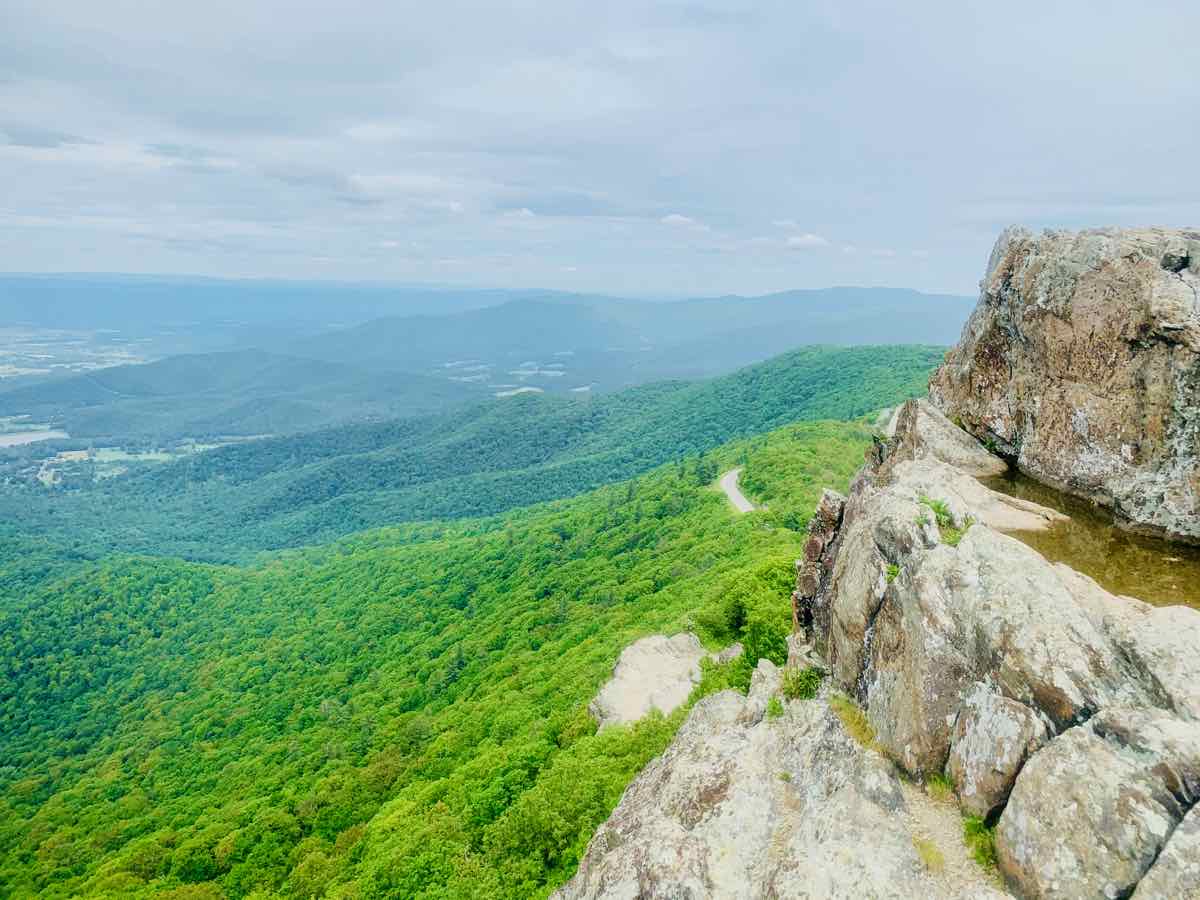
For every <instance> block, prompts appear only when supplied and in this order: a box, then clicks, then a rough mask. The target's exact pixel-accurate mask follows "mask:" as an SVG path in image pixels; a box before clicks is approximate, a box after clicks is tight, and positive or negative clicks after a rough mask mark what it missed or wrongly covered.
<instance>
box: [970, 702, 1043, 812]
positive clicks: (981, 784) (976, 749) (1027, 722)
mask: <svg viewBox="0 0 1200 900" xmlns="http://www.w3.org/2000/svg"><path fill="white" fill-rule="evenodd" d="M1048 738H1049V730H1048V729H1047V727H1046V723H1045V722H1043V721H1042V720H1041V719H1040V718H1038V716H1037V715H1036V714H1035V713H1034V712H1033V711H1032V710H1031V709H1030V708H1029V707H1028V706H1025V705H1024V704H1022V703H1017V702H1016V701H1015V700H1009V699H1008V698H1007V697H1001V696H1000V695H999V694H997V693H996V692H995V690H994V689H993V688H991V687H990V686H988V685H986V684H982V683H977V684H976V685H975V686H974V687H973V688H972V689H971V691H970V693H968V694H967V696H966V697H965V698H964V700H963V704H962V707H961V708H960V709H959V712H958V720H957V721H956V722H955V724H954V732H953V735H952V737H951V740H950V764H949V766H948V767H947V772H948V774H949V776H950V779H951V781H952V782H953V783H954V791H955V793H956V794H957V795H958V800H959V803H960V804H961V806H962V808H963V809H964V810H965V811H966V812H968V813H970V814H972V815H976V816H979V817H980V818H983V819H987V818H989V817H991V816H992V815H993V814H994V813H995V812H996V811H997V810H999V809H1000V808H1001V807H1002V806H1004V804H1005V802H1006V801H1007V800H1008V795H1009V792H1010V791H1011V790H1012V786H1013V782H1014V781H1016V780H1017V773H1019V772H1020V771H1021V767H1022V766H1023V765H1025V761H1026V760H1027V759H1028V758H1029V756H1030V754H1032V753H1033V752H1034V751H1035V750H1038V749H1039V748H1040V747H1041V746H1042V745H1043V744H1045V743H1046V741H1047V739H1048Z"/></svg>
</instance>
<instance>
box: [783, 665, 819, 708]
mask: <svg viewBox="0 0 1200 900" xmlns="http://www.w3.org/2000/svg"><path fill="white" fill-rule="evenodd" d="M824 677H825V670H824V669H820V668H818V667H817V666H809V667H808V668H806V669H800V668H796V667H790V668H788V669H785V670H784V672H783V696H785V697H787V698H788V699H789V700H811V699H812V698H813V697H815V696H817V691H819V690H820V689H821V679H823V678H824Z"/></svg>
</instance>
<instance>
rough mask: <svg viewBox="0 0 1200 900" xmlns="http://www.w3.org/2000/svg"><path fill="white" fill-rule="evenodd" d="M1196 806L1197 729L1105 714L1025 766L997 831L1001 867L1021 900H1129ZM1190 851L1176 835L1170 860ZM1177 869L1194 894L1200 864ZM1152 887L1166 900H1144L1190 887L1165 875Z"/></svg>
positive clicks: (1168, 719)
mask: <svg viewBox="0 0 1200 900" xmlns="http://www.w3.org/2000/svg"><path fill="white" fill-rule="evenodd" d="M1198 799H1200V723H1197V722H1189V721H1185V720H1182V719H1179V718H1177V717H1175V716H1172V715H1170V714H1168V713H1164V712H1161V711H1159V710H1148V709H1125V708H1121V707H1114V708H1112V709H1108V710H1106V711H1105V712H1103V713H1101V714H1099V715H1097V716H1096V717H1095V718H1093V719H1092V720H1091V721H1089V722H1088V723H1087V724H1086V725H1083V726H1080V727H1077V728H1072V729H1070V730H1069V731H1067V732H1066V733H1064V734H1063V735H1061V736H1060V737H1058V738H1057V739H1055V740H1054V741H1052V742H1051V743H1050V744H1049V745H1048V746H1047V747H1046V748H1045V749H1044V750H1042V751H1040V752H1039V753H1036V754H1034V756H1033V758H1032V759H1030V761H1029V763H1028V764H1027V765H1026V766H1025V768H1024V770H1023V771H1022V772H1021V777H1020V778H1019V779H1018V780H1017V784H1016V786H1015V787H1014V788H1013V792H1012V797H1011V798H1010V799H1009V802H1008V806H1007V807H1005V810H1004V815H1003V816H1001V818H1000V824H999V826H998V828H997V832H996V852H997V857H998V860H999V863H1000V868H1001V870H1002V871H1003V872H1004V874H1005V876H1006V877H1007V878H1008V879H1009V881H1010V882H1011V883H1012V884H1013V885H1014V886H1016V887H1017V888H1018V889H1019V891H1020V892H1021V894H1022V895H1023V896H1025V897H1030V898H1048V900H1049V898H1064V900H1067V898H1077V897H1097V898H1117V897H1128V896H1129V895H1130V893H1131V892H1133V890H1134V888H1135V887H1138V885H1139V882H1140V881H1141V879H1142V877H1143V875H1145V874H1146V873H1147V871H1148V870H1150V868H1151V866H1152V865H1154V863H1155V860H1156V859H1157V858H1158V857H1159V855H1160V853H1161V851H1162V850H1163V848H1164V847H1166V846H1167V844H1168V840H1169V839H1170V838H1171V837H1172V832H1174V831H1175V830H1176V828H1177V826H1178V825H1179V824H1180V822H1181V821H1182V820H1183V818H1184V815H1185V814H1186V813H1187V811H1188V810H1189V809H1191V808H1192V806H1193V805H1194V804H1195V803H1196V801H1197V800H1198ZM1189 827H1190V826H1189ZM1189 843H1194V842H1189V840H1188V837H1187V833H1186V832H1185V833H1184V834H1182V835H1180V842H1179V844H1178V845H1177V847H1176V848H1175V851H1173V855H1175V856H1178V853H1177V851H1180V850H1186V849H1187V846H1188V845H1189ZM1178 862H1179V863H1180V868H1181V870H1182V871H1186V870H1187V869H1188V868H1189V867H1192V871H1193V880H1192V887H1193V889H1194V887H1195V880H1194V871H1195V869H1194V866H1193V864H1194V862H1195V860H1183V859H1180V860H1178ZM1166 865H1167V866H1172V864H1171V863H1169V862H1168V863H1167V864H1166ZM1156 880H1157V881H1161V882H1162V890H1163V893H1161V894H1155V893H1153V891H1154V888H1153V887H1152V885H1153V882H1152V883H1151V886H1147V887H1146V888H1145V889H1144V890H1141V889H1139V890H1141V893H1142V895H1143V896H1162V897H1178V896H1180V895H1181V893H1182V889H1183V888H1184V887H1185V885H1183V884H1181V883H1179V882H1178V881H1175V880H1174V879H1172V878H1170V877H1169V873H1168V872H1167V871H1166V870H1165V868H1164V870H1163V871H1161V872H1159V873H1158V874H1157V876H1156Z"/></svg>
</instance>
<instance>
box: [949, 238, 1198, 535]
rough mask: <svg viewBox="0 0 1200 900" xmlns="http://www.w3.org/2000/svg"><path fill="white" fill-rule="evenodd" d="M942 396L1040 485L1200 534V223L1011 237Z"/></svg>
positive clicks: (1138, 522)
mask: <svg viewBox="0 0 1200 900" xmlns="http://www.w3.org/2000/svg"><path fill="white" fill-rule="evenodd" d="M929 395H930V399H931V400H932V401H933V403H934V405H936V406H937V407H938V408H940V409H941V410H942V411H943V412H944V413H945V414H946V415H947V416H949V417H950V418H952V419H954V420H955V421H956V422H960V423H961V424H962V426H963V427H964V428H965V429H967V430H968V431H970V432H971V433H972V434H974V435H975V436H977V437H979V438H981V439H983V440H984V441H985V442H987V443H989V444H990V445H992V446H994V447H995V448H996V449H998V450H999V451H1000V452H1001V453H1002V454H1004V455H1006V456H1008V457H1009V458H1011V459H1013V460H1015V462H1016V463H1017V465H1018V466H1019V467H1020V468H1021V470H1022V471H1024V472H1026V473H1027V474H1029V475H1031V476H1033V477H1034V478H1037V479H1038V480H1039V481H1043V482H1045V483H1047V484H1050V485H1053V486H1055V487H1057V488H1059V489H1061V490H1064V491H1068V492H1071V493H1074V494H1077V495H1079V496H1082V497H1086V498H1087V499H1089V500H1092V501H1094V502H1096V503H1100V504H1102V505H1105V506H1109V507H1112V508H1113V510H1114V511H1115V513H1116V514H1117V516H1118V518H1119V520H1121V521H1123V522H1125V523H1127V524H1128V525H1129V526H1131V527H1133V528H1136V529H1138V530H1144V531H1152V532H1159V533H1164V534H1166V535H1168V536H1171V537H1174V538H1179V539H1185V540H1190V541H1193V542H1200V231H1178V230H1168V229H1141V230H1124V231H1122V230H1111V229H1110V230H1097V231H1081V232H1075V233H1073V232H1065V231H1058V232H1046V233H1045V234H1042V235H1039V236H1035V235H1033V234H1031V233H1030V232H1028V231H1025V230H1023V229H1016V228H1014V229H1009V230H1008V231H1006V232H1004V233H1003V234H1002V235H1001V237H1000V239H999V241H998V242H997V243H996V247H995V249H994V250H993V252H992V256H991V259H990V261H989V264H988V270H987V274H986V276H985V277H984V280H983V282H982V294H981V297H980V299H979V304H978V306H977V307H976V309H975V312H974V313H973V314H972V316H971V318H970V320H969V321H968V323H967V325H966V327H965V329H964V331H963V336H962V339H961V341H960V342H959V344H958V346H957V347H955V348H954V349H953V350H952V351H951V352H950V353H949V354H948V356H947V359H946V362H945V364H944V365H943V366H942V367H941V368H940V369H939V370H938V371H937V373H936V374H935V375H934V377H933V379H932V381H931V382H930V388H929Z"/></svg>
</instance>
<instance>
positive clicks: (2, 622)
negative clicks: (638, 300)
mask: <svg viewBox="0 0 1200 900" xmlns="http://www.w3.org/2000/svg"><path fill="white" fill-rule="evenodd" d="M752 384H753V382H752ZM765 388H766V384H765V383H762V384H761V385H760V389H762V390H765ZM751 396H754V391H753V390H752V385H751V386H747V388H746V393H744V394H741V395H737V396H736V398H735V399H740V400H745V399H747V398H748V397H751ZM868 444H869V434H868V432H867V431H866V429H864V428H863V427H860V426H857V425H853V424H839V423H818V424H807V425H794V426H786V427H784V428H782V429H780V430H778V431H775V432H773V433H771V434H769V435H766V436H764V437H757V438H751V439H748V440H744V441H741V442H738V443H734V444H731V445H727V446H724V447H721V448H719V449H715V450H712V451H711V452H710V453H709V454H707V456H706V457H705V459H703V460H701V459H700V458H699V457H696V456H692V457H689V458H688V459H684V460H680V461H678V462H672V463H670V464H668V465H666V466H664V467H662V468H660V469H658V470H656V471H654V472H652V473H649V474H646V475H645V476H643V477H641V478H639V479H638V480H637V481H632V482H627V483H623V484H615V485H611V486H608V487H604V488H601V489H600V490H598V491H594V492H592V493H589V494H586V495H585V496H581V497H579V498H576V499H573V500H567V501H561V502H558V503H555V504H551V505H549V506H541V507H534V508H532V509H525V510H517V511H514V512H511V513H508V514H506V515H502V516H498V517H494V518H490V519H482V520H469V521H464V522H461V523H459V524H422V525H412V526H406V527H403V528H392V529H384V530H379V531H373V532H368V533H366V534H362V535H359V536H357V537H355V538H352V539H348V540H344V541H342V542H339V543H336V544H333V545H331V546H328V547H325V548H316V549H310V550H304V551H295V552H290V553H287V554H284V555H279V556H273V557H270V558H267V559H265V560H263V561H262V562H261V563H259V564H257V565H255V566H253V567H251V568H235V567H222V566H210V565H198V564H194V563H186V562H181V561H177V560H166V559H157V560H155V559H147V558H144V557H143V558H139V557H126V556H119V557H115V558H111V559H108V560H106V561H104V562H101V563H95V564H82V563H75V564H74V568H73V570H70V571H68V570H64V569H62V568H56V567H55V566H49V567H46V568H45V569H43V570H42V571H41V574H40V576H39V575H38V573H37V572H34V571H32V570H26V571H25V572H24V573H23V575H21V576H20V577H19V578H14V579H10V580H8V581H7V582H4V581H0V584H6V585H7V586H9V587H11V586H12V585H14V584H17V583H18V582H19V583H20V584H21V585H22V587H21V588H20V589H19V590H16V591H13V592H12V593H10V594H8V595H7V599H6V600H5V602H4V604H3V605H2V606H0V651H2V659H3V669H2V670H0V673H2V681H0V758H2V759H3V766H2V767H0V794H2V796H3V800H2V801H0V804H2V805H0V854H3V855H2V863H0V894H4V895H6V896H28V895H31V894H35V893H36V894H40V895H42V896H47V897H67V896H74V895H84V896H90V897H110V898H118V897H119V898H129V897H142V896H163V897H166V896H171V897H177V898H179V897H189V898H210V897H211V898H217V897H230V898H240V897H248V896H255V897H272V896H286V897H313V896H331V897H342V898H351V897H354V898H363V900H367V898H384V897H406V898H422V897H424V898H433V897H439V898H451V897H453V898H460V897H461V898H465V897H478V898H484V897H487V898H505V897H513V898H516V897H529V896H539V895H544V894H546V893H547V892H548V891H549V889H550V888H551V887H552V886H554V885H555V884H557V883H560V882H561V881H562V880H564V879H565V878H566V877H567V876H568V875H569V874H570V873H571V871H572V870H573V868H574V865H575V863H576V861H577V859H578V857H579V855H580V853H581V852H582V849H583V847H584V845H585V843H586V841H587V840H588V838H589V837H590V836H591V833H592V830H593V828H594V827H595V825H596V824H597V823H598V822H600V821H601V820H602V819H603V818H604V817H605V816H606V815H607V813H608V812H609V811H610V809H611V808H612V807H613V805H614V804H615V803H616V801H617V799H618V798H619V796H620V794H621V791H622V789H623V788H624V786H625V785H626V783H627V782H628V781H629V780H630V778H631V777H632V776H633V775H634V774H635V773H636V772H637V771H638V770H639V768H640V767H641V766H642V765H643V764H644V763H645V762H646V761H647V760H648V759H650V757H651V756H653V755H654V754H655V753H657V752H659V751H660V750H661V749H662V748H663V747H664V746H665V745H666V743H667V741H668V740H669V739H670V737H671V735H672V733H673V730H674V728H675V727H676V725H677V724H678V722H679V720H680V715H679V714H677V715H676V716H674V717H672V718H671V719H669V720H666V721H664V720H662V719H661V718H651V719H649V720H647V721H645V722H644V723H642V724H640V725H638V726H636V727H634V728H616V729H613V730H611V731H606V732H605V733H604V734H600V735H597V734H595V733H594V726H593V725H592V723H591V720H590V718H589V717H588V715H587V713H586V703H587V701H588V699H589V698H590V696H591V695H592V694H593V692H594V691H595V689H596V688H597V686H598V685H599V684H600V683H601V682H602V681H603V679H604V678H605V677H606V676H607V674H608V672H609V669H610V667H611V666H612V663H613V660H614V659H615V657H616V655H617V653H618V652H619V650H620V649H621V647H622V646H624V645H625V644H626V643H627V642H628V641H629V640H631V639H633V638H636V637H638V636H641V635H644V634H647V633H650V632H653V631H656V630H666V631H672V630H675V629H679V628H684V627H692V628H695V629H697V630H698V631H699V633H700V634H701V635H702V636H703V637H704V638H705V640H706V641H708V642H709V643H710V645H711V646H713V647H716V646H720V645H724V644H727V643H729V642H731V641H733V640H742V641H743V642H744V643H745V644H746V647H747V653H748V656H749V657H750V658H755V659H756V658H757V657H758V656H759V655H762V656H766V657H769V658H772V659H775V660H777V661H780V660H782V657H783V654H784V653H785V648H784V636H785V635H786V633H787V631H788V629H789V626H790V612H789V607H788V601H787V596H788V592H789V590H790V582H791V578H792V561H793V559H794V558H795V557H796V555H797V553H798V552H799V548H800V542H801V535H800V534H799V533H797V531H796V530H793V529H796V528H802V527H803V522H804V520H805V518H806V517H807V514H808V512H809V511H811V509H812V506H813V503H814V501H815V499H816V496H817V494H818V493H819V490H820V488H821V487H822V486H834V487H844V486H845V483H846V481H847V479H848V478H849V475H850V473H851V472H852V471H853V470H854V469H855V468H856V467H857V465H858V464H859V462H860V460H861V458H862V454H863V450H864V448H865V447H866V446H867V445H868ZM735 464H741V465H743V466H745V468H746V472H747V474H748V475H749V479H748V484H750V485H752V487H753V490H754V491H756V492H757V495H758V497H759V498H760V499H768V500H769V502H770V506H771V511H770V512H762V513H751V514H748V515H745V516H737V515H736V514H734V513H733V512H732V510H731V509H730V508H729V506H728V504H727V503H726V501H725V499H724V497H723V496H722V495H721V494H720V493H719V492H717V491H715V490H714V489H713V488H712V486H711V477H712V475H713V473H714V472H715V471H717V470H720V469H723V468H725V467H729V466H732V465H735ZM783 525H786V526H789V527H781V526H783ZM14 556H15V555H14ZM0 560H3V558H2V557H0ZM14 562H15V559H14V558H11V557H10V558H8V559H6V560H3V565H4V567H5V569H6V571H7V570H9V569H10V567H12V566H13V565H14ZM748 673H749V668H748V666H747V665H746V664H745V663H736V664H733V665H731V666H727V667H725V669H724V670H712V671H710V672H709V675H708V676H707V678H706V683H705V685H703V686H702V687H703V689H705V690H708V689H713V688H715V687H720V686H723V685H725V684H729V683H732V684H742V685H744V684H745V681H746V678H747V677H748Z"/></svg>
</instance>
